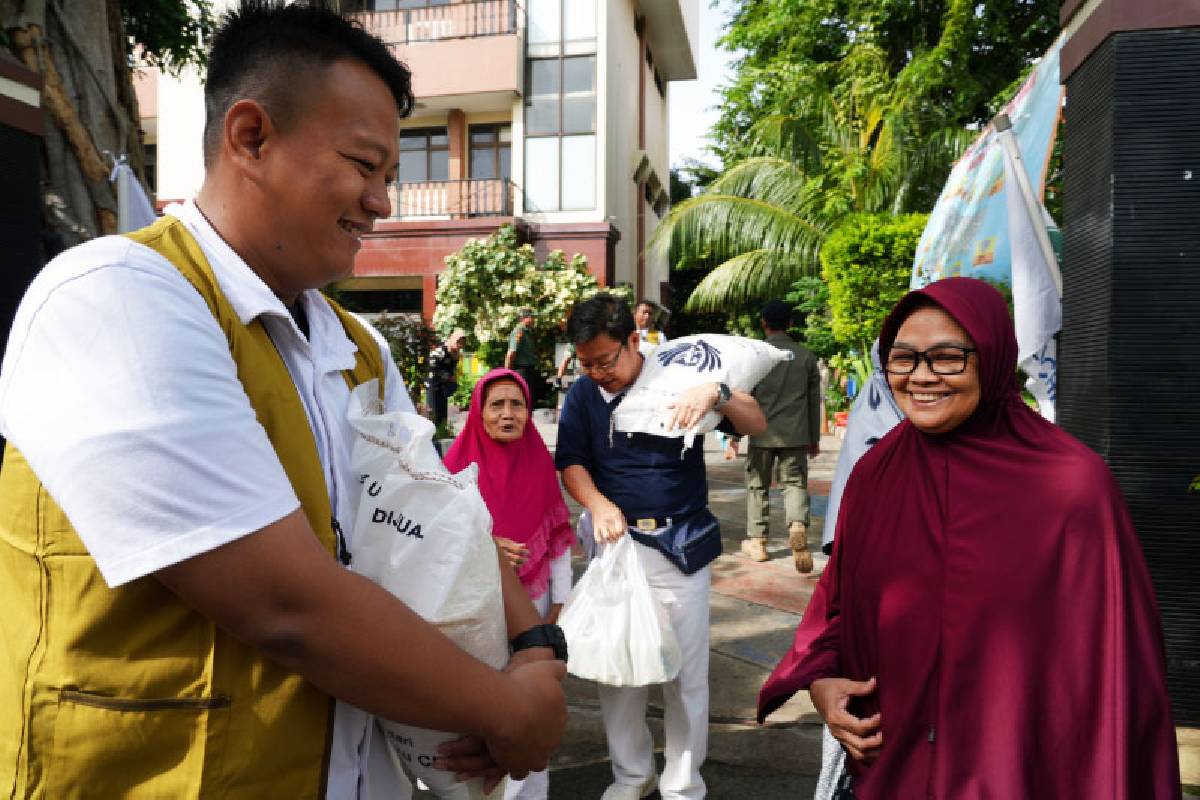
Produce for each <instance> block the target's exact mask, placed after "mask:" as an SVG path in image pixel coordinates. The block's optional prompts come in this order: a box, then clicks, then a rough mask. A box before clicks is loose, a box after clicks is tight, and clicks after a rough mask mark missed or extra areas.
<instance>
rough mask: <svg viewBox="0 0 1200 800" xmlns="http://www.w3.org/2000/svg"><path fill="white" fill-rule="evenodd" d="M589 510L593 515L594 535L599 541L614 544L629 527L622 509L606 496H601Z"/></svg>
mask: <svg viewBox="0 0 1200 800" xmlns="http://www.w3.org/2000/svg"><path fill="white" fill-rule="evenodd" d="M588 511H589V512H591V515H592V536H593V537H594V538H595V540H596V541H597V542H600V543H602V544H603V543H608V544H612V543H613V542H615V541H617V540H618V539H620V538H621V537H622V536H624V535H625V532H626V531H627V530H628V529H629V523H628V522H626V521H625V515H624V514H622V513H621V509H619V508H617V507H616V505H615V504H614V503H612V502H611V501H610V500H608V499H606V498H603V497H601V498H600V499H599V500H597V501H596V502H595V503H594V505H593V507H592V508H589V509H588Z"/></svg>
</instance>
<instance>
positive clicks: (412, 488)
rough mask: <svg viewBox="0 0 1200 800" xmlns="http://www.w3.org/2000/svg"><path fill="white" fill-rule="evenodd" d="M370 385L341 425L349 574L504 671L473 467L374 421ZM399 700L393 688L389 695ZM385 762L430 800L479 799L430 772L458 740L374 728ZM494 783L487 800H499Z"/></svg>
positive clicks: (407, 430) (400, 418)
mask: <svg viewBox="0 0 1200 800" xmlns="http://www.w3.org/2000/svg"><path fill="white" fill-rule="evenodd" d="M378 408H379V394H378V388H377V384H376V382H375V381H369V382H368V383H364V384H362V385H360V386H359V387H357V388H356V389H354V391H353V392H352V394H351V399H350V410H349V414H348V419H349V421H350V424H351V426H353V428H354V430H355V431H356V433H357V434H358V435H357V436H356V438H355V441H354V448H353V451H352V453H351V465H352V467H353V469H354V470H355V474H356V475H358V476H359V482H360V486H359V490H360V495H359V501H358V513H357V515H356V517H355V523H354V536H353V538H352V540H351V542H352V547H353V568H354V570H355V571H356V572H358V573H359V574H361V575H363V576H365V577H367V578H370V579H371V580H373V581H375V582H376V583H378V584H379V585H380V586H382V587H383V588H385V589H387V590H388V591H389V592H391V593H392V594H394V595H395V596H396V597H399V598H400V599H401V600H403V601H404V603H405V604H406V605H407V606H408V607H409V608H411V609H412V610H413V611H414V612H415V613H417V614H419V615H420V616H421V617H422V618H424V619H425V620H427V621H428V622H431V623H433V624H434V625H436V626H437V627H438V629H439V630H441V631H442V633H444V634H446V636H447V637H448V638H449V639H450V640H451V641H453V642H454V643H455V644H457V645H458V646H459V647H461V648H462V649H463V650H465V651H467V652H468V653H470V654H471V655H473V656H475V657H476V658H478V659H479V660H480V661H483V662H484V663H486V664H488V665H490V666H492V667H494V668H496V669H500V668H501V667H503V666H504V665H505V663H506V662H507V661H508V633H507V629H506V626H505V620H504V601H503V598H502V596H501V590H500V567H499V564H498V563H497V556H496V546H495V544H494V543H493V541H492V535H491V533H492V518H491V515H490V514H489V513H488V510H487V506H486V505H485V504H484V502H483V498H482V497H481V496H480V494H479V487H478V486H477V484H476V480H475V476H476V472H477V470H476V467H475V465H474V464H472V465H471V466H469V467H467V468H466V469H464V470H463V471H462V472H460V473H458V474H457V475H451V474H450V473H449V472H448V471H447V470H446V468H445V466H443V464H442V462H441V459H439V458H438V456H437V452H436V451H435V450H434V449H433V424H432V423H430V422H429V420H427V419H425V418H424V417H420V416H417V415H416V414H409V413H405V412H395V413H390V414H380V413H375V412H377V409H378ZM398 690H399V691H402V687H398ZM379 725H380V727H381V728H382V729H383V731H384V734H385V736H386V737H387V741H388V745H389V748H388V749H389V752H390V754H391V755H392V760H393V762H394V763H395V764H396V765H397V766H398V767H400V768H403V769H404V771H405V772H407V773H408V774H409V775H411V776H412V777H413V778H416V779H419V780H421V781H422V782H423V783H425V785H426V786H428V787H429V788H430V790H431V791H433V793H434V794H435V795H436V796H437V797H439V798H446V800H477V798H483V797H484V796H485V795H484V794H483V788H482V787H483V781H482V779H475V780H471V781H466V782H459V781H457V780H456V779H455V777H454V774H453V773H451V772H446V771H444V770H439V769H435V768H434V767H433V759H434V757H435V756H436V754H437V746H438V745H439V744H441V743H442V742H444V741H448V740H450V739H456V738H458V737H459V735H460V734H457V733H448V732H442V731H431V730H427V729H425V728H418V727H416V726H413V725H402V724H400V723H396V722H392V721H390V720H384V719H380V720H379ZM503 795H504V790H503V782H501V786H500V787H499V788H497V789H496V790H494V791H493V792H492V794H490V795H487V797H503Z"/></svg>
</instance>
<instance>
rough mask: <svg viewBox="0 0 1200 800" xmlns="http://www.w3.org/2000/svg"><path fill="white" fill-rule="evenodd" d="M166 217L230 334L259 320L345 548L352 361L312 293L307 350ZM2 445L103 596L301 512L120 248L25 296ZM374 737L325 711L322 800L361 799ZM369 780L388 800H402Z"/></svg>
mask: <svg viewBox="0 0 1200 800" xmlns="http://www.w3.org/2000/svg"><path fill="white" fill-rule="evenodd" d="M168 213H169V214H171V215H172V216H175V217H177V218H178V219H180V220H181V221H183V223H184V224H185V225H186V226H187V227H188V229H189V231H191V233H192V234H193V236H195V238H196V240H197V242H198V243H199V244H200V247H201V249H202V250H203V251H204V253H205V256H206V257H207V258H208V260H209V263H210V264H211V266H212V269H213V274H214V275H215V277H216V279H217V282H218V284H219V285H220V287H221V290H222V292H223V293H224V294H225V296H226V297H227V298H228V299H229V301H230V303H231V305H232V306H233V309H234V311H235V312H236V313H237V315H238V317H239V318H240V319H241V320H242V322H243V323H246V322H249V321H250V320H252V319H254V318H255V317H261V318H262V321H263V324H264V326H265V327H266V329H267V332H268V333H269V334H270V336H271V339H272V341H273V342H274V343H275V345H276V347H277V348H278V350H279V352H280V354H281V356H282V357H283V360H284V363H285V364H286V365H287V368H288V371H289V372H290V373H291V376H292V380H293V381H294V382H295V384H296V388H297V390H298V392H299V394H300V397H301V398H302V400H303V403H304V408H305V411H306V413H307V415H308V420H309V425H310V427H311V428H312V431H313V436H314V439H315V440H316V443H317V450H318V453H319V455H320V458H321V464H322V467H323V468H324V471H325V479H326V485H327V486H328V487H329V496H330V503H331V507H332V508H333V509H334V513H335V515H336V516H337V518H338V521H339V523H340V525H341V528H342V530H343V531H344V532H345V534H346V536H347V537H351V536H352V531H353V530H354V508H353V507H352V506H353V501H354V499H355V497H354V496H353V494H352V493H351V492H350V491H349V487H350V485H351V476H350V470H349V463H350V447H351V445H352V443H353V432H352V430H351V428H350V427H349V424H348V422H347V421H346V409H347V406H348V403H349V397H350V393H349V388H348V387H347V385H346V382H345V379H344V378H343V377H342V370H344V369H348V368H351V367H353V366H354V355H355V353H356V352H357V348H356V346H355V345H354V343H353V342H352V341H351V340H350V339H349V338H348V337H347V336H346V334H345V331H344V329H343V328H342V325H341V322H340V320H338V318H337V315H336V314H335V313H334V312H333V310H332V308H330V306H329V304H328V303H327V302H326V301H325V299H324V298H323V297H322V296H321V294H320V293H319V292H317V291H308V292H305V293H304V294H303V295H302V297H301V302H303V303H304V309H305V311H306V312H307V316H308V322H309V338H305V337H304V335H303V334H301V332H300V330H299V328H298V327H297V326H296V324H295V322H294V321H293V319H292V317H291V315H290V314H289V313H288V310H287V308H286V307H285V306H284V305H283V303H282V302H281V301H280V300H279V298H278V297H276V296H275V295H274V294H273V293H272V292H271V290H270V289H269V288H268V287H267V286H266V284H265V283H263V281H262V280H261V279H260V278H259V277H258V275H256V274H255V273H254V272H253V271H252V270H251V269H250V267H249V266H248V265H247V264H246V263H245V262H244V261H243V260H242V259H241V258H240V257H239V256H238V255H237V254H236V253H235V252H234V251H233V250H232V249H231V248H230V247H229V246H228V245H227V244H226V243H225V241H224V240H223V239H221V237H220V236H219V235H218V234H217V232H216V231H215V230H214V229H213V228H212V226H211V225H209V224H208V222H207V220H205V218H204V217H203V215H202V214H201V213H200V212H199V209H198V208H197V207H196V206H195V204H194V203H192V202H188V203H186V204H183V205H174V206H171V207H170V208H169V209H168ZM368 329H370V326H368ZM371 330H372V332H373V333H374V330H373V329H371ZM375 336H376V338H377V339H378V340H379V343H380V348H381V352H382V353H383V355H384V359H383V360H384V363H385V364H386V365H387V379H386V384H385V386H386V389H385V398H386V400H387V410H389V411H394V410H405V411H413V410H414V409H413V405H412V401H411V400H410V399H409V396H408V393H407V391H406V390H405V388H404V383H403V381H402V379H401V378H400V374H399V371H398V370H397V369H396V367H395V364H394V363H393V362H392V360H391V357H390V353H389V352H388V349H387V346H386V343H384V342H383V340H382V338H381V337H379V336H378V333H375ZM0 433H3V435H4V436H5V437H6V438H7V439H8V440H9V441H11V442H12V443H13V444H14V445H15V446H16V447H17V448H18V449H20V450H21V452H22V453H23V455H24V456H25V457H26V459H28V461H29V463H30V465H31V466H32V467H33V470H34V472H35V473H36V474H37V476H38V478H39V479H40V480H41V481H42V483H43V484H44V485H45V486H46V488H47V490H48V491H49V492H50V495H51V496H52V497H54V499H55V501H56V502H57V503H58V504H59V505H60V506H61V507H62V509H63V511H64V512H65V513H66V514H67V517H68V518H69V519H70V520H71V522H72V524H73V525H74V527H75V529H76V530H77V532H78V533H79V536H80V538H81V539H82V540H83V542H84V544H85V545H86V547H87V548H88V552H89V553H90V554H91V555H92V557H93V558H94V559H95V560H96V564H97V566H98V568H99V569H100V572H101V574H102V575H103V577H104V579H105V581H107V582H108V584H109V585H110V586H114V587H115V586H119V585H121V584H123V583H126V582H128V581H131V580H134V579H136V578H139V577H142V576H144V575H148V574H150V573H153V572H156V571H158V570H160V569H162V568H164V567H167V566H170V565H171V564H176V563H178V562H180V561H184V560H186V559H188V558H191V557H193V556H195V555H198V554H200V553H204V552H207V551H208V550H211V549H213V548H216V547H219V546H221V545H223V544H227V543H229V542H231V541H233V540H235V539H238V538H240V537H242V536H245V535H247V534H250V533H253V532H255V531H257V530H259V529H261V528H263V527H265V526H267V525H269V524H271V523H273V522H276V521H278V520H279V519H282V518H283V517H285V516H287V515H288V514H290V513H292V512H293V511H295V510H296V509H297V508H298V507H299V505H300V504H299V500H298V499H297V497H296V494H295V492H294V491H293V490H292V487H291V483H290V482H289V481H288V478H287V475H286V473H285V472H284V470H283V467H282V465H281V464H280V463H279V459H278V457H277V456H276V454H275V451H274V448H273V447H272V446H271V443H270V441H269V440H268V438H267V435H266V431H265V430H264V429H263V428H262V426H261V425H260V424H259V422H258V420H257V418H256V416H255V413H254V409H253V408H252V407H251V406H250V402H249V399H248V398H247V397H246V393H245V391H244V390H243V388H242V385H241V382H240V381H239V380H238V377H237V371H236V365H235V364H234V361H233V358H232V357H231V356H230V353H229V344H228V340H227V339H226V337H225V334H224V333H223V332H222V330H221V328H220V326H219V325H218V324H217V321H216V319H215V318H214V317H213V315H212V313H211V312H210V311H209V309H208V307H207V305H205V303H204V300H203V299H202V298H201V296H200V295H199V293H198V292H197V291H196V290H195V288H194V287H193V286H192V285H191V284H190V283H189V282H188V281H187V279H186V278H184V277H183V275H182V274H181V273H180V272H179V270H178V269H176V268H175V267H174V266H173V265H171V264H170V263H169V262H168V261H167V260H166V259H164V258H162V257H161V256H160V255H158V254H157V253H155V252H154V251H152V250H150V249H149V248H147V247H144V246H142V245H140V244H137V243H135V242H133V241H132V240H130V239H128V238H125V237H121V236H110V237H104V238H101V239H96V240H93V241H90V242H87V243H85V244H83V245H80V246H78V247H74V248H72V249H70V250H68V251H66V252H65V253H63V254H61V255H60V256H58V257H57V258H55V259H54V260H53V261H51V262H50V264H48V265H47V266H46V268H45V269H43V270H42V272H41V273H40V274H39V275H38V276H37V278H35V279H34V281H33V283H32V284H31V285H30V287H29V290H28V291H27V292H26V294H25V297H24V299H23V300H22V302H21V305H20V308H19V309H18V311H17V314H16V318H15V320H14V323H13V328H12V332H11V334H10V337H9V340H8V347H7V350H6V353H5V357H4V363H3V367H2V369H0ZM348 544H349V547H350V549H351V551H352V552H353V547H354V544H353V541H352V540H351V541H349V542H348ZM373 728H374V725H373V720H372V718H371V717H370V715H368V714H366V713H365V712H362V711H360V710H359V709H356V708H353V707H351V706H347V705H345V704H343V703H338V708H337V716H336V721H335V728H334V741H333V747H332V753H331V759H330V771H329V790H328V792H327V795H326V796H327V797H328V798H337V799H338V800H342V798H357V797H359V796H360V786H361V785H362V784H364V783H366V776H365V775H364V774H363V772H364V770H363V769H362V768H361V767H360V764H361V763H362V762H363V761H364V759H368V758H369V760H370V761H371V762H372V764H374V761H375V758H376V757H378V756H380V755H386V754H383V753H382V751H381V750H380V747H381V745H382V744H383V742H382V737H372V736H371V732H372V730H373ZM372 740H374V742H373V741H372ZM377 750H378V751H379V752H375V751H377ZM368 751H371V753H370V755H369V756H367V755H366V754H367V753H368ZM370 772H371V773H372V774H371V775H370V778H371V780H370V782H371V783H372V784H378V782H379V780H380V779H382V780H383V783H384V784H388V785H387V787H386V789H387V791H389V792H391V793H392V794H391V796H393V797H401V798H404V797H408V796H409V792H410V790H408V789H407V787H403V786H396V785H391V778H390V777H389V776H385V775H379V776H377V775H376V774H375V771H374V767H372V770H370ZM381 788H382V787H381ZM366 795H367V791H366V790H365V789H364V790H363V791H362V796H366Z"/></svg>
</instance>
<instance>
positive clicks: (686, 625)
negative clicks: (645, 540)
mask: <svg viewBox="0 0 1200 800" xmlns="http://www.w3.org/2000/svg"><path fill="white" fill-rule="evenodd" d="M637 552H638V555H639V556H640V558H641V562H642V566H643V568H644V569H645V571H646V578H647V580H648V581H649V583H650V591H651V593H652V594H653V595H654V597H655V599H656V600H658V602H660V603H662V604H663V606H665V607H666V609H667V613H668V615H669V616H670V619H671V627H672V628H674V630H675V637H676V638H677V639H678V640H679V647H680V650H681V651H682V652H683V666H682V667H681V668H680V670H679V676H678V677H677V678H675V680H673V681H671V682H670V683H665V684H663V687H662V692H663V705H664V710H663V728H664V732H665V733H666V747H665V748H664V751H665V752H664V754H665V756H666V767H665V768H664V769H663V773H662V777H661V778H660V780H659V784H658V788H659V792H661V794H662V797H663V800H700V798H703V797H704V795H705V790H704V779H703V778H701V777H700V765H701V764H703V763H704V756H705V754H706V752H707V751H708V594H709V585H710V572H709V568H708V567H705V568H704V569H702V570H699V571H698V572H694V573H692V574H691V575H684V574H683V573H682V572H680V571H679V569H678V567H676V566H675V565H674V564H672V563H671V562H670V561H668V560H667V558H666V556H664V555H662V554H661V553H659V552H658V551H657V550H653V549H651V548H649V547H646V546H644V545H641V544H639V545H637ZM597 688H598V690H599V695H600V710H601V713H602V714H603V716H604V733H605V736H606V737H607V739H608V754H609V757H610V758H611V759H612V768H613V779H614V780H615V781H616V782H617V783H623V784H627V785H630V786H641V785H643V784H645V783H646V782H647V781H648V780H649V779H650V776H651V775H653V774H654V741H653V739H652V738H651V736H650V728H649V727H648V726H647V725H646V696H647V692H648V688H647V687H645V686H639V687H624V686H622V687H618V686H604V685H598V686H597Z"/></svg>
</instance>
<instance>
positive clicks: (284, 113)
mask: <svg viewBox="0 0 1200 800" xmlns="http://www.w3.org/2000/svg"><path fill="white" fill-rule="evenodd" d="M346 59H354V60H357V61H360V62H362V63H363V64H365V65H366V66H367V67H368V68H370V69H371V71H372V72H374V73H375V74H376V75H378V76H379V78H380V80H382V81H383V82H384V83H385V84H387V87H388V89H389V90H391V93H392V97H393V98H395V100H396V111H397V114H398V115H399V116H401V117H407V116H408V115H409V114H410V113H412V109H413V94H412V75H411V74H410V73H409V71H408V68H407V67H405V66H404V65H403V64H401V63H400V62H399V61H397V60H396V57H395V56H394V55H392V52H391V50H389V49H388V46H387V45H386V44H384V43H383V42H382V41H381V40H380V39H379V38H377V37H375V36H373V35H371V34H370V33H367V31H365V30H364V29H363V28H362V26H361V25H359V24H358V23H357V22H355V21H352V20H349V19H346V18H345V17H343V16H342V15H340V14H338V13H337V12H335V11H332V10H330V9H329V8H328V7H326V4H325V3H324V2H321V0H314V1H313V2H308V3H294V4H292V5H284V4H283V2H282V0H241V3H240V5H239V7H238V8H236V9H234V10H231V11H229V12H228V13H227V14H225V16H224V17H223V18H222V20H221V24H220V25H219V26H218V27H217V31H216V33H215V34H214V35H213V41H212V48H211V50H210V51H209V55H208V77H207V79H206V81H205V84H204V115H205V120H204V163H205V165H206V166H209V165H211V164H212V162H213V160H214V159H215V158H216V155H217V153H218V152H219V150H220V145H221V128H222V125H223V123H224V119H225V114H226V112H227V111H229V109H230V107H231V106H233V104H234V103H236V102H238V101H239V100H244V99H251V100H256V101H258V102H259V103H261V104H262V105H263V106H264V107H265V108H266V109H267V111H268V112H269V113H270V114H271V119H272V120H273V121H274V122H275V124H276V125H278V126H280V127H286V126H287V125H290V124H291V123H292V121H293V120H295V119H296V117H297V116H299V113H300V112H301V111H303V109H304V105H305V97H306V96H308V95H310V94H312V90H313V84H314V82H316V81H318V80H320V79H321V76H322V74H323V73H324V71H325V70H326V69H328V68H329V67H330V66H331V65H332V64H333V63H334V62H337V61H343V60H346Z"/></svg>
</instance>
